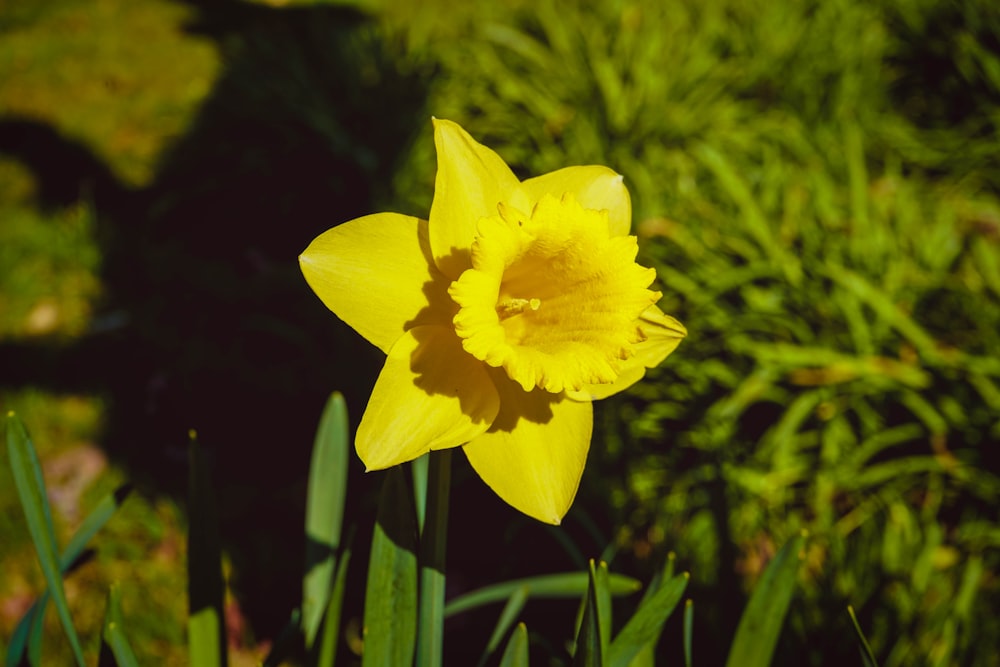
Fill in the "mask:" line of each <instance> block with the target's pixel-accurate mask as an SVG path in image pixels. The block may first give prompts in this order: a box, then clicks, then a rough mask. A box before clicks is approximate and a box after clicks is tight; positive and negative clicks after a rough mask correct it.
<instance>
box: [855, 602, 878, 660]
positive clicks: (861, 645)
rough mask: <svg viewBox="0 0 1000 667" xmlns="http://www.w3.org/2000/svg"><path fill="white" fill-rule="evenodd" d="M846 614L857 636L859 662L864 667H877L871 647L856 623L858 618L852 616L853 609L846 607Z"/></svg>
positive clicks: (859, 625)
mask: <svg viewBox="0 0 1000 667" xmlns="http://www.w3.org/2000/svg"><path fill="white" fill-rule="evenodd" d="M847 614H848V616H850V617H851V624H852V625H854V632H855V634H856V635H857V636H858V650H859V651H861V662H862V663H863V664H864V667H878V661H877V660H875V654H874V653H872V647H871V645H870V644H869V643H868V639H867V638H866V637H865V633H864V632H862V631H861V624H859V623H858V617H857V616H856V615H855V614H854V607H852V606H851V605H847Z"/></svg>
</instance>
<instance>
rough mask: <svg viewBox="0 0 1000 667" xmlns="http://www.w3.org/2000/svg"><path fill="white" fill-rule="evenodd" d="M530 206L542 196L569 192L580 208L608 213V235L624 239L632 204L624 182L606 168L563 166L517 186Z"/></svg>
mask: <svg viewBox="0 0 1000 667" xmlns="http://www.w3.org/2000/svg"><path fill="white" fill-rule="evenodd" d="M521 186H522V188H524V191H525V192H526V194H527V195H528V198H529V199H530V201H531V203H535V202H537V201H539V200H540V199H541V198H542V196H543V195H545V194H551V195H553V196H555V197H561V196H562V195H563V194H565V193H567V192H569V193H571V194H572V195H573V196H574V198H575V199H576V201H577V202H579V203H580V205H581V206H583V207H584V208H589V209H593V210H595V211H601V210H605V211H607V212H608V228H609V229H610V232H611V236H625V235H626V234H628V233H629V230H630V229H631V227H632V201H631V199H629V196H628V189H626V187H625V182H624V179H623V178H622V177H621V175H619V174H616V173H615V172H613V171H612V170H610V169H608V168H607V167H600V166H588V167H566V168H565V169H559V170H558V171H553V172H551V173H548V174H545V175H543V176H537V177H535V178H529V179H528V180H526V181H525V182H524V183H522V184H521Z"/></svg>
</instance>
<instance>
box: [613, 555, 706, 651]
mask: <svg viewBox="0 0 1000 667" xmlns="http://www.w3.org/2000/svg"><path fill="white" fill-rule="evenodd" d="M667 567H671V568H672V567H673V563H672V561H671V560H668V561H667ZM688 579H689V575H688V573H687V572H682V573H680V574H679V575H677V576H676V577H673V578H672V579H669V580H667V581H665V582H663V583H662V584H661V585H660V587H659V588H658V589H657V591H656V592H655V593H654V594H653V595H652V596H650V597H649V599H647V600H645V601H643V602H642V604H640V605H639V608H638V609H637V610H636V612H635V614H633V615H632V618H630V619H629V620H628V622H627V623H626V624H625V627H624V628H622V630H621V632H619V633H618V636H617V637H615V638H614V641H612V642H611V647H610V657H611V659H610V661H609V663H608V664H610V665H611V667H626V666H627V665H628V664H629V663H630V662H631V661H632V659H633V658H634V657H635V656H636V655H637V654H638V653H639V652H640V651H641V650H642V649H643V647H644V646H646V645H648V644H650V643H652V642H655V641H656V640H657V638H658V637H659V636H660V632H661V631H662V630H663V624H664V623H665V622H666V620H667V618H669V617H670V614H671V613H673V611H674V608H675V607H676V606H677V603H678V602H680V600H681V596H682V595H684V589H685V588H687V584H688Z"/></svg>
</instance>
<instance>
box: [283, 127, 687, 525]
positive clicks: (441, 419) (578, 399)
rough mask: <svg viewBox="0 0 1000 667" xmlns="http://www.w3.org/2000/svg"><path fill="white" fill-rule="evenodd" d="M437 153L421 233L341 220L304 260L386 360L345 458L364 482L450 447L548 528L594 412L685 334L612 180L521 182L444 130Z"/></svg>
mask: <svg viewBox="0 0 1000 667" xmlns="http://www.w3.org/2000/svg"><path fill="white" fill-rule="evenodd" d="M434 143H435V146H436V148H437V158H438V170H437V178H436V180H435V189H434V201H433V203H432V204H431V211H430V216H429V220H421V219H419V218H414V217H410V216H406V215H400V214H396V213H377V214H374V215H369V216H365V217H362V218H358V219H356V220H351V221H350V222H345V223H343V224H341V225H339V226H337V227H334V228H333V229H331V230H329V231H327V232H325V233H323V234H322V235H320V236H319V237H317V238H316V240H314V241H313V242H312V244H310V245H309V247H308V248H307V249H306V251H305V252H304V253H302V256H301V257H300V258H299V261H300V264H301V267H302V272H303V274H304V275H305V278H306V281H307V282H308V283H309V285H310V286H311V287H312V289H313V290H314V291H315V292H316V294H317V295H318V296H319V297H320V299H322V300H323V303H325V304H326V305H327V307H329V308H330V310H332V311H333V312H334V313H335V314H336V315H337V316H338V317H340V318H341V319H342V320H344V321H345V322H347V323H348V324H349V325H350V326H352V327H353V328H354V329H355V330H356V331H357V332H358V333H360V334H361V335H362V336H364V337H365V338H367V339H368V340H369V341H370V342H371V343H373V344H374V345H376V346H377V347H378V348H379V349H381V350H382V351H383V352H385V353H386V355H387V359H386V362H385V367H384V368H383V369H382V372H381V374H380V375H379V377H378V380H377V382H376V384H375V388H374V390H373V391H372V395H371V398H370V400H369V402H368V407H367V409H366V410H365V413H364V416H363V417H362V419H361V423H360V425H359V426H358V432H357V441H356V446H357V451H358V455H359V456H360V457H361V459H362V461H364V463H365V465H366V466H367V468H368V469H369V470H377V469H382V468H388V467H390V466H394V465H396V464H398V463H403V462H404V461H410V460H412V459H415V458H417V457H418V456H421V455H422V454H425V453H426V452H428V451H430V450H437V449H444V448H448V447H457V446H463V449H464V451H465V454H466V456H467V457H468V459H469V462H470V463H471V464H472V467H473V468H474V469H475V470H476V472H477V473H478V474H479V476H480V477H482V479H483V480H484V481H485V482H486V483H487V484H488V485H489V486H490V487H491V488H492V489H493V490H494V491H495V492H496V493H497V494H498V495H499V496H500V497H501V498H503V499H504V500H505V501H507V502H508V503H509V504H511V505H513V506H514V507H515V508H517V509H519V510H521V511H522V512H524V513H525V514H528V515H530V516H533V517H535V518H536V519H539V520H541V521H545V522H548V523H553V524H558V523H559V522H560V521H561V519H562V517H563V516H564V515H565V514H566V512H567V510H568V509H569V507H570V505H571V504H572V502H573V497H574V496H575V495H576V490H577V487H578V485H579V483H580V476H581V474H582V473H583V467H584V463H585V462H586V458H587V451H588V449H589V447H590V437H591V431H592V429H593V410H592V406H591V401H593V400H596V399H600V398H605V397H607V396H610V395H611V394H614V393H616V392H618V391H621V390H622V389H624V388H626V387H628V386H629V385H631V384H633V383H634V382H636V381H637V380H639V379H640V378H641V377H642V376H643V374H644V373H645V370H646V368H649V367H652V366H655V365H657V364H659V363H660V362H661V361H663V359H664V358H666V356H667V355H668V354H670V353H671V352H672V351H673V350H674V349H675V348H676V347H677V344H678V343H679V342H680V340H681V338H683V337H684V335H685V334H686V331H685V330H684V327H683V326H682V325H681V324H680V322H678V321H677V320H675V319H674V318H672V317H670V316H668V315H665V314H664V313H663V312H662V311H660V310H659V309H658V308H657V307H656V306H655V305H654V304H655V303H656V302H657V300H659V298H660V293H659V292H656V291H653V290H650V289H649V286H650V285H651V284H652V282H653V279H654V278H655V274H654V271H653V269H647V268H643V267H641V266H639V265H638V264H636V262H635V257H636V252H637V245H636V239H635V237H634V236H628V232H629V226H630V224H631V215H632V210H631V203H630V201H629V196H628V191H627V190H626V189H625V185H624V183H623V180H622V177H621V176H619V175H618V174H616V173H614V172H613V171H611V170H610V169H607V168H606V167H597V166H589V167H568V168H565V169H560V170H558V171H554V172H552V173H550V174H546V175H544V176H539V177H537V178H531V179H528V180H526V181H519V180H518V179H517V177H516V176H514V174H513V173H512V172H511V170H510V168H509V167H508V166H507V165H506V164H505V163H504V161H503V160H502V159H501V158H500V156H499V155H497V154H496V153H495V152H493V151H492V150H490V149H489V148H486V147H485V146H483V145H481V144H479V143H477V142H476V141H475V140H474V139H472V137H470V136H469V135H468V134H467V133H466V132H465V130H463V129H462V128H461V127H459V126H458V125H457V124H455V123H453V122H450V121H444V120H435V121H434Z"/></svg>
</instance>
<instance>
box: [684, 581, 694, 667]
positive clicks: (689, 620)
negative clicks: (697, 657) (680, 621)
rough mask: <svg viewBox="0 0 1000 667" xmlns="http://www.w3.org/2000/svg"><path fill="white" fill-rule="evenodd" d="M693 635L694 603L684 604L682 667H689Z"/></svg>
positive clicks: (687, 602)
mask: <svg viewBox="0 0 1000 667" xmlns="http://www.w3.org/2000/svg"><path fill="white" fill-rule="evenodd" d="M693 634H694V602H693V601H692V600H691V599H690V598H689V599H688V600H687V601H685V602H684V667H691V655H692V651H691V637H692V635H693Z"/></svg>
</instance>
